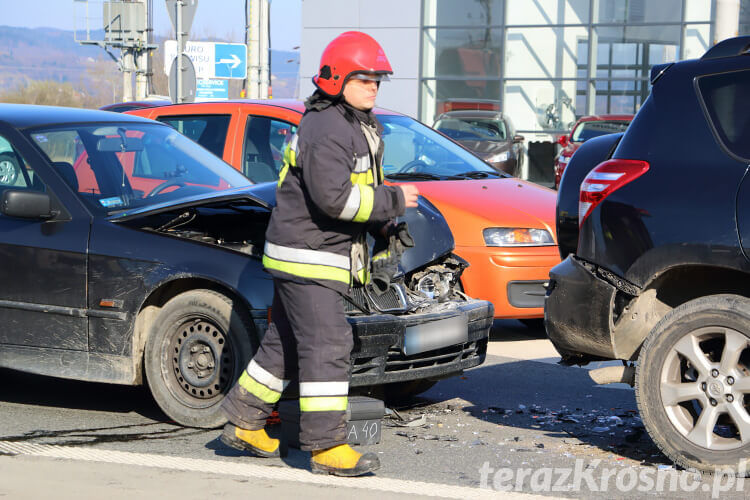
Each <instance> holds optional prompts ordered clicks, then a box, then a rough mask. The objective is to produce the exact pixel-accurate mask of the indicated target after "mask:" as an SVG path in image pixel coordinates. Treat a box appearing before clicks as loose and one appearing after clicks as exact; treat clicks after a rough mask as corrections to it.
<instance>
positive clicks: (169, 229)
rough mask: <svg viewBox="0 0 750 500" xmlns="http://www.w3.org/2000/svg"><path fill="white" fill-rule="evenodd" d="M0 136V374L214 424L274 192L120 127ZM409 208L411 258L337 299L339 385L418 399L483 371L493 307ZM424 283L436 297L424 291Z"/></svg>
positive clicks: (254, 297)
mask: <svg viewBox="0 0 750 500" xmlns="http://www.w3.org/2000/svg"><path fill="white" fill-rule="evenodd" d="M0 137H1V138H2V139H4V140H5V141H7V143H8V144H9V146H10V151H11V153H12V155H13V157H14V158H15V160H16V161H17V162H18V164H19V165H22V167H21V169H20V173H19V180H17V181H16V182H14V184H13V185H12V186H8V185H5V186H0V253H1V255H2V260H0V282H2V284H3V285H2V287H0V324H2V325H3V328H2V329H0V367H5V368H12V369H16V370H21V371H26V372H32V373H38V374H43V375H51V376H56V377H64V378H72V379H79V380H89V381H98V382H110V383H117V384H128V385H135V384H142V383H148V386H149V388H150V389H151V392H152V394H153V396H154V398H155V400H156V402H157V403H158V404H159V406H160V407H161V408H162V410H163V411H164V412H165V413H166V414H167V415H168V416H169V417H170V418H172V419H173V420H174V421H176V422H178V423H181V424H184V425H188V426H199V427H213V426H217V425H220V424H221V423H222V422H223V417H222V416H221V414H220V412H219V410H218V408H219V403H220V402H221V400H222V398H223V397H224V395H225V393H226V392H227V391H228V389H229V388H230V387H231V385H232V384H233V382H234V381H235V380H236V379H237V378H238V377H239V375H240V373H241V371H242V369H243V368H244V367H245V365H246V363H247V362H248V360H249V358H250V356H251V355H252V353H253V352H254V350H255V349H256V347H257V345H258V343H259V341H260V339H261V337H262V335H263V333H264V332H265V330H266V328H267V325H268V318H269V317H270V311H269V308H270V306H271V301H272V296H273V282H272V280H271V277H270V275H269V274H267V273H266V272H264V271H263V266H262V264H261V252H262V248H263V244H264V235H265V230H266V225H267V223H268V220H269V217H270V211H271V209H272V207H273V205H274V201H275V184H273V183H269V184H258V185H253V184H252V183H251V182H250V181H249V180H248V179H247V178H246V177H244V176H242V174H240V173H239V172H237V171H236V170H234V169H233V168H232V167H231V166H229V165H227V164H226V163H224V162H223V161H221V160H220V159H219V158H217V157H215V156H214V155H212V154H211V153H210V152H209V151H207V150H205V149H203V148H202V147H201V146H199V145H197V144H196V143H194V142H192V141H190V140H189V139H187V138H186V137H184V136H183V135H181V134H179V133H178V132H176V131H175V130H174V129H173V128H172V127H170V126H168V125H164V124H160V123H157V122H154V121H151V120H147V119H144V118H140V117H135V116H128V115H121V114H116V113H110V112H105V111H92V110H74V109H65V108H52V107H41V106H23V105H0ZM420 203H421V204H420V206H419V208H417V209H410V210H409V211H407V215H406V216H405V217H404V220H406V221H408V222H409V225H410V228H411V229H412V233H413V235H414V237H415V239H416V241H417V246H416V247H415V248H414V249H410V250H408V251H407V252H406V253H405V254H404V257H403V259H402V266H403V273H402V274H401V275H400V276H399V277H398V278H397V279H396V280H394V283H392V284H391V287H390V289H389V290H387V291H386V293H384V294H382V295H377V294H375V293H371V290H370V289H369V288H354V289H353V290H352V296H351V297H350V299H349V301H348V303H347V304H348V305H347V314H348V319H349V321H350V323H351V324H352V327H353V331H354V335H355V349H354V353H353V355H352V357H353V360H352V361H353V364H352V376H351V385H352V387H355V388H371V387H374V386H377V387H383V386H384V384H385V387H386V388H387V391H386V392H392V393H396V394H398V393H401V394H402V395H403V394H407V393H415V392H420V391H422V390H425V389H426V388H427V387H429V386H430V385H431V384H434V381H435V380H436V379H439V378H442V377H445V376H450V375H455V374H458V373H460V372H461V371H462V370H463V369H466V368H469V367H472V366H477V365H479V364H480V363H481V362H482V361H483V360H484V357H485V354H486V349H487V337H488V332H489V327H490V325H491V323H492V317H493V308H492V305H491V304H490V303H489V302H486V301H478V300H472V299H469V298H467V297H466V296H465V295H463V294H462V293H461V292H460V290H457V283H458V279H459V276H460V274H461V271H462V270H463V269H464V268H465V267H466V263H465V262H464V261H462V260H461V259H460V258H458V257H455V256H453V255H452V254H451V250H452V248H453V238H452V236H451V234H450V231H449V229H448V226H447V224H446V223H445V220H444V219H443V217H442V216H441V215H440V213H439V212H438V211H437V210H436V209H435V208H434V207H433V206H431V205H430V204H429V203H428V202H426V201H425V200H421V202H420ZM426 279H428V280H431V282H433V283H434V284H435V288H440V289H441V290H444V293H442V294H441V296H433V297H432V298H430V297H428V296H427V295H426V294H425V293H421V292H420V291H419V288H418V286H417V284H418V283H422V282H423V281H424V280H426ZM144 377H145V378H144ZM363 390H364V389H363Z"/></svg>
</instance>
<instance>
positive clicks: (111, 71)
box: [0, 26, 299, 101]
mask: <svg viewBox="0 0 750 500" xmlns="http://www.w3.org/2000/svg"><path fill="white" fill-rule="evenodd" d="M217 41H223V40H217ZM157 43H159V45H160V46H161V45H163V39H161V38H159V39H157ZM114 52H115V54H116V55H117V51H114ZM160 54H161V50H157V51H156V52H155V54H154V68H153V70H154V72H155V73H157V72H160V73H162V75H156V76H155V85H156V86H157V88H156V89H155V91H156V93H162V94H164V93H166V89H162V88H159V87H162V86H164V85H165V83H164V82H165V81H166V77H164V76H163V70H162V68H163V62H162V60H161V55H160ZM289 61H290V62H289ZM298 61H299V53H297V52H285V51H276V50H272V51H271V71H272V75H273V77H272V80H273V95H274V97H277V98H282V97H295V91H296V88H297V74H298V68H299V63H298ZM29 80H53V81H57V82H65V83H70V84H71V85H73V86H74V87H76V88H77V89H78V90H80V91H85V92H91V93H97V92H99V93H103V92H106V96H105V97H102V98H103V99H105V100H106V101H110V100H112V95H113V94H114V96H115V99H119V97H120V96H121V94H120V88H121V85H122V83H121V80H122V78H121V74H120V73H119V72H118V70H117V65H116V64H115V62H114V61H112V59H111V58H110V57H109V56H108V55H107V54H106V53H105V52H104V50H102V49H101V48H99V47H96V46H84V45H80V44H79V43H77V42H76V41H75V40H74V39H73V32H72V31H64V30H57V29H52V28H36V29H31V28H16V27H11V26H0V92H3V91H7V90H12V89H15V88H16V87H18V86H19V85H22V84H24V83H25V82H27V81H29ZM233 87H234V86H233Z"/></svg>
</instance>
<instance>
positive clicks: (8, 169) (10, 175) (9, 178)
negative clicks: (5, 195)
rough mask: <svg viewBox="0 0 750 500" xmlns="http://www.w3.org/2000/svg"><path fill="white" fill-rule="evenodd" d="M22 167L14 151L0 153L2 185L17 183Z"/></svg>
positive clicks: (0, 179)
mask: <svg viewBox="0 0 750 500" xmlns="http://www.w3.org/2000/svg"><path fill="white" fill-rule="evenodd" d="M20 173H21V167H20V166H19V165H18V160H17V159H16V157H15V155H14V154H12V153H0V185H2V186H12V185H14V184H15V183H16V180H17V179H18V175H19V174H20Z"/></svg>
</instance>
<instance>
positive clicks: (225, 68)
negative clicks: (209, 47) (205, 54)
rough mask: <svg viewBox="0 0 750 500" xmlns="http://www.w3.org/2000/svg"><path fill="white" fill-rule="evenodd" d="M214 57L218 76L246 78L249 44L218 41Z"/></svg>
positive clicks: (215, 71) (215, 70)
mask: <svg viewBox="0 0 750 500" xmlns="http://www.w3.org/2000/svg"><path fill="white" fill-rule="evenodd" d="M214 57H215V60H214V68H215V69H214V73H215V74H216V77H217V78H245V76H246V75H247V45H245V44H244V43H217V44H216V46H215V56H214Z"/></svg>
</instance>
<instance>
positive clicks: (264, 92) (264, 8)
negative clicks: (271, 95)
mask: <svg viewBox="0 0 750 500" xmlns="http://www.w3.org/2000/svg"><path fill="white" fill-rule="evenodd" d="M260 3H261V5H260V16H259V17H260V18H259V19H258V24H259V28H260V30H259V35H260V36H259V39H260V40H259V43H258V48H259V51H258V56H259V59H260V60H259V63H260V64H259V66H260V68H259V70H260V85H259V89H258V90H259V92H258V97H259V98H260V99H268V86H269V85H270V81H269V71H268V62H269V61H268V45H269V40H268V38H269V30H268V0H260Z"/></svg>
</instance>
